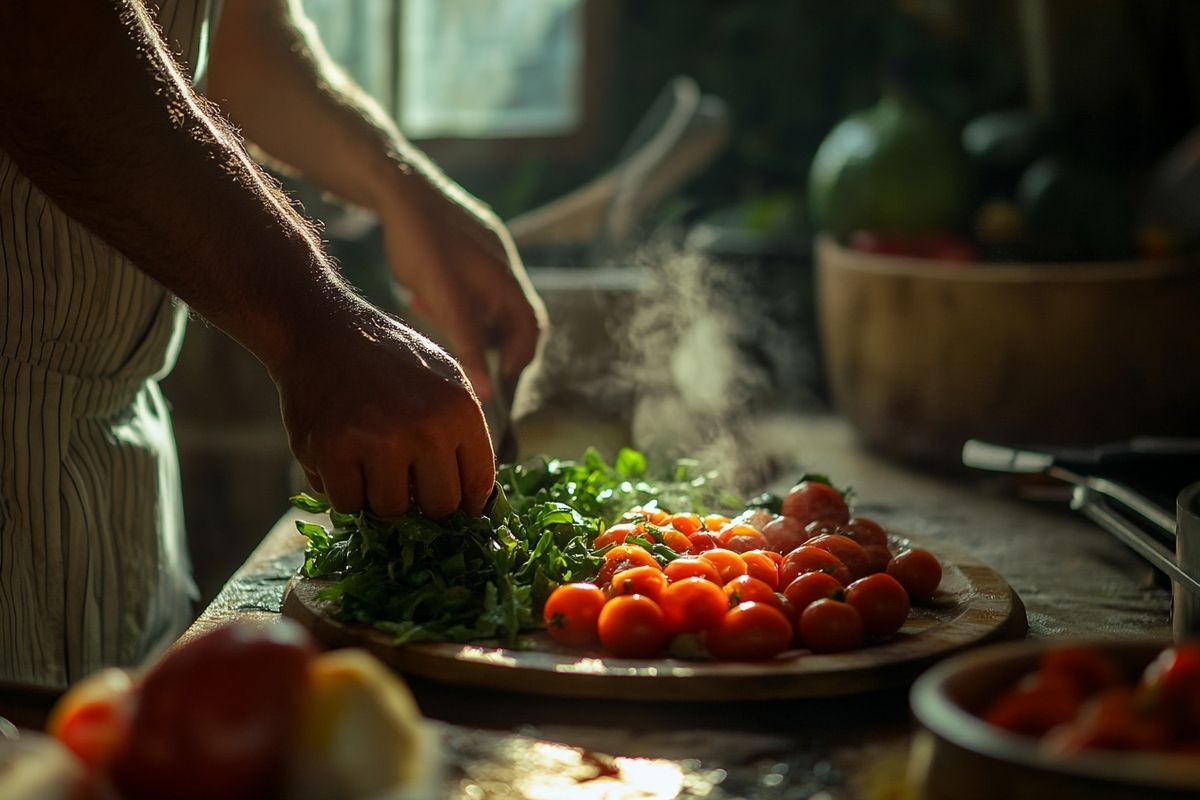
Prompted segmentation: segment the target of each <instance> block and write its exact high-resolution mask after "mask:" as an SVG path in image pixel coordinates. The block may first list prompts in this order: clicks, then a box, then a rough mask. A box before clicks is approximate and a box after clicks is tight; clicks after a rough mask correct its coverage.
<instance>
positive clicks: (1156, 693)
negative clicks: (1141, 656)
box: [1142, 644, 1200, 731]
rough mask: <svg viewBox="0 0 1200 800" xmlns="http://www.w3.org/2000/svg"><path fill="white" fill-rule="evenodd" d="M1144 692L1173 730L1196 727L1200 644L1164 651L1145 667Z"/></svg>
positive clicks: (1199, 711) (1198, 725)
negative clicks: (1163, 711) (1163, 709)
mask: <svg viewBox="0 0 1200 800" xmlns="http://www.w3.org/2000/svg"><path fill="white" fill-rule="evenodd" d="M1142 685H1143V687H1144V690H1145V693H1146V694H1147V696H1148V697H1149V698H1151V700H1152V701H1156V703H1157V704H1158V705H1160V706H1163V707H1167V708H1170V711H1169V712H1168V716H1169V717H1171V719H1172V720H1173V721H1174V723H1175V724H1176V726H1177V727H1180V728H1182V729H1185V730H1192V731H1195V730H1196V729H1197V728H1200V644H1181V645H1177V646H1175V647H1171V648H1168V649H1166V650H1164V651H1163V652H1162V653H1160V654H1159V656H1158V658H1156V659H1155V660H1154V661H1152V662H1151V663H1150V666H1148V667H1146V671H1145V673H1143V675H1142Z"/></svg>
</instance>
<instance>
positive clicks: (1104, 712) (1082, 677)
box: [983, 643, 1200, 756]
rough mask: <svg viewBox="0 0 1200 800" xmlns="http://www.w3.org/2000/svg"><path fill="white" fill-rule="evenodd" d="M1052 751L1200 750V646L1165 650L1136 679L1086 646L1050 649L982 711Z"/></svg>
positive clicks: (1193, 752)
mask: <svg viewBox="0 0 1200 800" xmlns="http://www.w3.org/2000/svg"><path fill="white" fill-rule="evenodd" d="M983 717H984V719H986V720H987V721H988V722H990V723H992V724H993V725H996V726H998V727H1000V728H1003V729H1005V730H1007V731H1012V732H1013V733H1020V734H1024V735H1026V736H1034V737H1037V738H1039V739H1040V746H1041V747H1042V748H1043V749H1044V750H1045V751H1046V752H1049V753H1052V754H1054V755H1064V756H1065V755H1072V754H1074V753H1078V752H1082V751H1086V750H1139V751H1160V752H1170V753H1181V754H1190V755H1197V754H1200V644H1194V643H1193V644H1181V645H1178V646H1176V647H1169V648H1167V649H1165V650H1163V651H1162V652H1161V653H1160V654H1159V655H1158V657H1157V658H1155V659H1154V660H1153V661H1152V662H1151V663H1150V665H1149V666H1147V667H1146V669H1145V670H1144V671H1143V672H1142V674H1141V676H1140V677H1139V678H1137V679H1136V681H1129V680H1126V677H1125V675H1124V674H1122V670H1121V669H1120V668H1119V666H1118V665H1117V664H1116V663H1115V662H1114V661H1113V660H1112V659H1111V658H1109V657H1108V656H1107V655H1105V654H1104V653H1102V652H1100V651H1098V650H1095V649H1093V648H1091V647H1087V646H1082V645H1068V646H1064V647H1058V648H1055V649H1053V650H1050V651H1048V652H1047V653H1046V654H1045V655H1043V656H1042V658H1041V661H1040V663H1039V664H1038V668H1037V670H1036V671H1035V672H1033V673H1030V674H1029V675H1026V676H1025V677H1024V678H1022V680H1021V681H1020V682H1019V683H1018V684H1017V685H1016V686H1014V687H1013V688H1012V689H1009V690H1008V691H1007V692H1005V693H1004V694H1002V695H1001V696H1000V697H999V698H997V699H996V700H995V701H994V702H993V703H992V704H991V706H990V707H988V709H987V710H986V711H985V712H984V714H983Z"/></svg>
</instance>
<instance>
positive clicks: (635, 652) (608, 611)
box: [599, 594, 669, 658]
mask: <svg viewBox="0 0 1200 800" xmlns="http://www.w3.org/2000/svg"><path fill="white" fill-rule="evenodd" d="M599 627H600V644H602V645H604V649H606V650H608V651H609V652H610V653H612V654H613V655H615V656H618V657H620V658H649V657H650V656H653V655H655V654H656V653H658V652H659V651H660V650H662V649H663V645H665V644H666V643H667V638H668V635H669V632H668V630H667V618H666V616H665V615H664V614H663V612H662V609H661V608H659V606H658V603H655V602H654V601H653V600H651V599H650V598H649V597H643V596H642V595H640V594H626V595H621V596H620V597H614V598H612V599H611V600H609V601H608V602H607V603H605V604H604V608H603V609H602V610H601V611H600V625H599Z"/></svg>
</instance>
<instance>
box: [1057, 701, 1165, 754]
mask: <svg viewBox="0 0 1200 800" xmlns="http://www.w3.org/2000/svg"><path fill="white" fill-rule="evenodd" d="M1140 706H1141V704H1140V700H1139V698H1138V697H1137V696H1136V695H1135V694H1134V691H1133V689H1131V688H1130V687H1128V686H1110V687H1109V688H1107V689H1104V690H1103V691H1102V692H1100V693H1099V694H1097V695H1096V696H1095V697H1093V698H1092V699H1090V700H1088V701H1086V702H1085V703H1084V704H1083V707H1082V708H1081V709H1080V710H1079V713H1078V714H1077V715H1076V717H1075V719H1074V720H1073V721H1072V722H1070V723H1068V724H1067V725H1066V726H1062V727H1059V728H1054V729H1052V730H1051V732H1050V734H1049V737H1048V739H1047V741H1046V749H1047V750H1049V751H1051V752H1054V753H1056V754H1061V755H1073V754H1076V753H1079V752H1082V751H1084V750H1097V749H1098V750H1156V749H1160V748H1162V747H1163V746H1164V745H1166V744H1167V743H1168V741H1169V740H1170V732H1169V730H1168V728H1167V726H1166V724H1165V721H1164V720H1163V719H1162V718H1161V717H1157V716H1155V715H1152V714H1146V713H1144V710H1143V709H1142V708H1141V707H1140Z"/></svg>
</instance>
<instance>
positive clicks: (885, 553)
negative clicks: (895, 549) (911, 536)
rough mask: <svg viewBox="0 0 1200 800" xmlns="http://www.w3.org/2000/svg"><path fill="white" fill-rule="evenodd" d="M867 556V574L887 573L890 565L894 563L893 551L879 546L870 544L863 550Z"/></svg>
mask: <svg viewBox="0 0 1200 800" xmlns="http://www.w3.org/2000/svg"><path fill="white" fill-rule="evenodd" d="M863 552H864V553H866V554H867V574H868V575H874V574H875V573H876V572H887V568H888V564H890V563H892V551H891V550H888V549H887V548H886V547H880V546H879V545H877V544H869V545H867V546H866V547H864V548H863Z"/></svg>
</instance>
